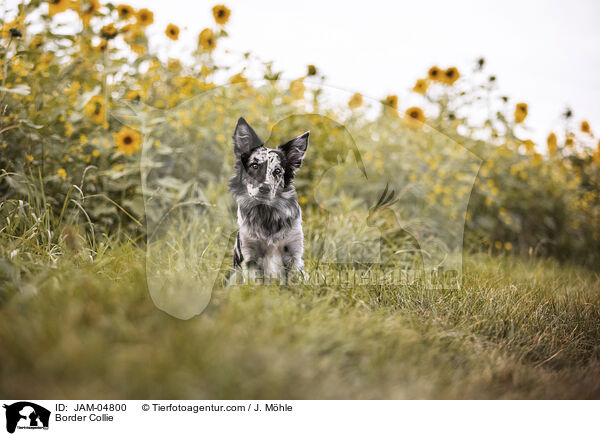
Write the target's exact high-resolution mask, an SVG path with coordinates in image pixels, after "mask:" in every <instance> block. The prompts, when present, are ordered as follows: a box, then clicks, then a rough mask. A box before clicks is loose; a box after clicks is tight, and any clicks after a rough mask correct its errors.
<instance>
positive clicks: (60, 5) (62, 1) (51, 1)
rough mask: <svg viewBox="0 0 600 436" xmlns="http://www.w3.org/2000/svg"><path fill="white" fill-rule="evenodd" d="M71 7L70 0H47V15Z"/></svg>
mask: <svg viewBox="0 0 600 436" xmlns="http://www.w3.org/2000/svg"><path fill="white" fill-rule="evenodd" d="M72 7H73V2H72V0H48V15H50V16H51V17H52V16H54V15H56V14H60V13H61V12H64V11H66V10H67V9H70V8H72Z"/></svg>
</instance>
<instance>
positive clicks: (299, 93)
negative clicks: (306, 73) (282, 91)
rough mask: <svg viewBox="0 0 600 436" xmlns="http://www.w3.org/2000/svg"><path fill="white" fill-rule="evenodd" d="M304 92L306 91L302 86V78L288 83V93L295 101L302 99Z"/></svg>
mask: <svg viewBox="0 0 600 436" xmlns="http://www.w3.org/2000/svg"><path fill="white" fill-rule="evenodd" d="M304 91H306V87H305V86H304V78H300V79H296V80H293V81H292V82H291V83H290V92H291V93H292V95H293V96H294V98H295V99H297V100H299V99H301V98H304Z"/></svg>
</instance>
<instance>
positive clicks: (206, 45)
mask: <svg viewBox="0 0 600 436" xmlns="http://www.w3.org/2000/svg"><path fill="white" fill-rule="evenodd" d="M198 44H199V45H200V47H202V48H203V49H204V50H208V51H213V50H214V49H215V47H216V46H217V40H216V39H215V32H213V31H212V30H211V29H204V30H203V31H202V32H200V35H199V36H198Z"/></svg>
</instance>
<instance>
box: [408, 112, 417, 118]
mask: <svg viewBox="0 0 600 436" xmlns="http://www.w3.org/2000/svg"><path fill="white" fill-rule="evenodd" d="M410 116H411V118H419V112H417V111H411V112H410Z"/></svg>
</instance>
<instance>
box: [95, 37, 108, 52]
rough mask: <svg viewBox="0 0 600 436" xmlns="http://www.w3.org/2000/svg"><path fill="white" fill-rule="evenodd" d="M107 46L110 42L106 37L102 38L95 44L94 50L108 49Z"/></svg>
mask: <svg viewBox="0 0 600 436" xmlns="http://www.w3.org/2000/svg"><path fill="white" fill-rule="evenodd" d="M106 47H108V42H107V41H106V39H101V40H100V42H99V43H98V45H95V46H94V50H96V51H99V52H103V51H104V50H106Z"/></svg>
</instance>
